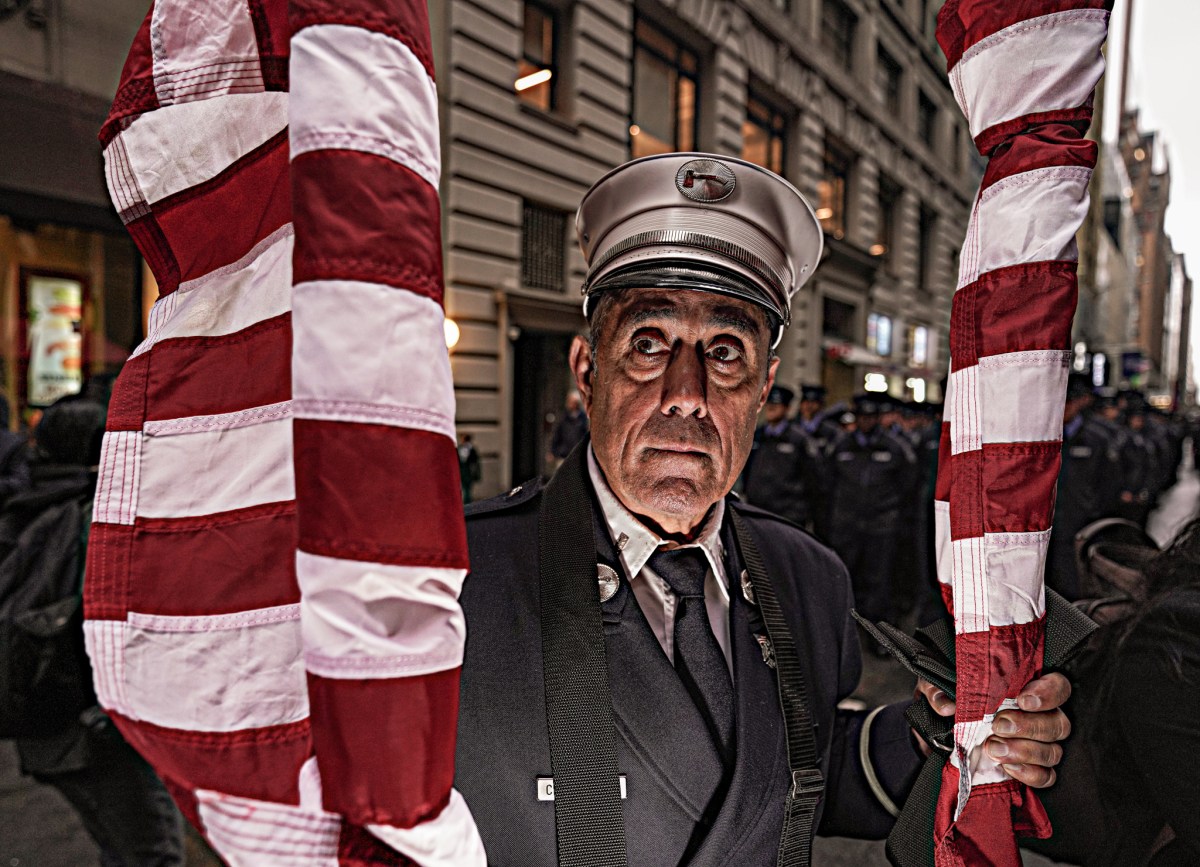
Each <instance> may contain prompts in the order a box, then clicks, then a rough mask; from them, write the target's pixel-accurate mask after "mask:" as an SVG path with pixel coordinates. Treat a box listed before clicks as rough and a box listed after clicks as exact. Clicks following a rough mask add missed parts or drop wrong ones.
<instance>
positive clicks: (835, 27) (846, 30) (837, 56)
mask: <svg viewBox="0 0 1200 867" xmlns="http://www.w3.org/2000/svg"><path fill="white" fill-rule="evenodd" d="M857 27H858V16H857V15H855V14H854V12H853V11H852V10H851V9H850V7H849V6H847V5H846V4H845V3H843V2H842V0H825V7H824V14H823V16H822V18H821V45H822V46H823V47H824V48H825V50H826V51H828V52H829V53H830V54H832V55H833V59H834V61H835V62H836V63H837V64H838V65H839V66H841V67H842V69H850V68H851V66H852V65H853V63H854V31H855V29H856V28H857Z"/></svg>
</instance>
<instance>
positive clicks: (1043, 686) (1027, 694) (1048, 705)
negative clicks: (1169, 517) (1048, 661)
mask: <svg viewBox="0 0 1200 867" xmlns="http://www.w3.org/2000/svg"><path fill="white" fill-rule="evenodd" d="M1070 697H1071V681H1069V680H1067V679H1066V678H1065V677H1063V675H1061V674H1057V673H1055V674H1044V675H1042V676H1041V677H1039V678H1037V679H1036V680H1031V681H1030V682H1029V684H1028V685H1027V686H1026V687H1025V688H1024V689H1023V690H1021V694H1020V695H1019V696H1017V707H1019V708H1021V710H1028V711H1039V710H1054V709H1055V708H1058V707H1062V706H1063V705H1064V704H1065V703H1066V701H1067V699H1068V698H1070Z"/></svg>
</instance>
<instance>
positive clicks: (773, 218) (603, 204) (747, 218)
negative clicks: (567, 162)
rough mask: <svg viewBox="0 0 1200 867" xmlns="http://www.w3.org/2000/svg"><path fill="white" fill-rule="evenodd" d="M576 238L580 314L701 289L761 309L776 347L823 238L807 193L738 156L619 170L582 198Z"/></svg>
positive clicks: (692, 157) (669, 160) (690, 157)
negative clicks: (610, 300) (613, 293)
mask: <svg viewBox="0 0 1200 867" xmlns="http://www.w3.org/2000/svg"><path fill="white" fill-rule="evenodd" d="M575 231H576V233H577V234H578V236H579V246H580V248H581V249H582V250H583V258H584V260H585V261H586V262H587V265H588V272H587V278H586V279H585V280H584V283H583V296H584V301H583V310H584V314H585V315H589V308H590V307H591V305H590V303H589V302H590V301H591V299H592V297H593V296H595V295H598V294H600V293H601V292H606V291H608V290H610V289H622V288H641V289H695V290H701V291H707V292H717V293H719V294H722V295H729V296H732V297H734V298H742V299H745V300H746V301H750V302H753V303H754V304H757V305H759V306H760V307H762V308H764V309H765V310H766V311H767V313H768V314H770V316H771V318H772V324H773V325H774V326H776V327H777V335H776V337H775V339H774V342H773V343H772V345H773V346H774V345H776V344H778V343H779V340H780V339H781V338H782V337H783V329H784V328H786V327H787V325H788V323H789V322H790V321H791V308H792V296H793V295H795V294H796V292H797V291H798V290H799V289H800V287H801V286H803V285H804V283H805V281H806V280H808V278H809V277H811V276H812V273H813V271H814V270H815V269H816V267H817V263H818V262H819V261H820V259H821V247H822V244H823V241H824V236H823V235H822V233H821V224H820V223H819V222H818V221H817V217H816V215H815V214H814V213H813V209H812V207H811V206H810V205H809V204H808V202H807V201H806V200H805V199H804V196H802V195H800V191H799V190H797V189H796V188H795V187H793V186H792V185H791V184H790V183H788V182H787V181H785V180H784V179H783V178H781V177H779V175H777V174H775V173H774V172H771V171H768V170H767V169H764V168H762V167H761V166H756V165H754V164H753V163H748V162H746V161H744V160H740V159H736V158H734V157H725V156H718V155H715V154H701V153H670V154H661V155H658V156H650V157H643V158H642V159H637V160H633V161H632V162H628V163H625V164H624V165H622V166H618V167H617V168H615V169H613V170H612V171H611V172H609V173H608V174H606V175H605V176H604V177H602V178H601V179H600V180H599V181H597V182H596V183H595V184H594V185H593V186H592V188H591V189H590V190H588V192H587V193H586V194H585V195H584V197H583V201H582V202H581V203H580V205H579V212H578V213H577V214H576V216H575Z"/></svg>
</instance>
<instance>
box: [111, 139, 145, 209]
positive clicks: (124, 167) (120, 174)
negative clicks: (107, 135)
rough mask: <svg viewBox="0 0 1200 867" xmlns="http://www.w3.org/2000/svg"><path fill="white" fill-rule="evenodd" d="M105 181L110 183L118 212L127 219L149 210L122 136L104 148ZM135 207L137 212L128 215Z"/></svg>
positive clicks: (112, 197)
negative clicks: (130, 163)
mask: <svg viewBox="0 0 1200 867" xmlns="http://www.w3.org/2000/svg"><path fill="white" fill-rule="evenodd" d="M104 181H105V183H106V184H107V185H108V195H109V197H110V198H111V199H112V200H113V205H115V206H116V209H117V213H118V214H121V215H122V217H124V219H126V221H128V220H129V219H130V218H131V217H132V216H139V215H141V214H142V213H144V212H145V211H146V210H147V208H146V196H145V194H144V193H143V192H142V190H141V187H139V186H138V182H137V178H136V177H134V174H133V169H132V168H130V165H129V154H128V152H127V151H126V149H125V142H124V140H123V139H122V137H121V136H117V137H116V138H114V139H113V140H112V141H111V142H109V144H108V147H106V148H105V149H104ZM135 209H137V210H136V213H135V214H130V215H129V216H126V214H127V212H131V211H134V210H135Z"/></svg>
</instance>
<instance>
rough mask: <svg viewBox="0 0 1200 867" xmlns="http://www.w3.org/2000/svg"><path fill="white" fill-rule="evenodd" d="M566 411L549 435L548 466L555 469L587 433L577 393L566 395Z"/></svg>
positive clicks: (584, 413) (581, 404)
mask: <svg viewBox="0 0 1200 867" xmlns="http://www.w3.org/2000/svg"><path fill="white" fill-rule="evenodd" d="M564 409H565V410H566V411H565V412H564V413H563V414H562V417H561V418H560V419H559V420H558V421H557V422H555V424H554V430H553V432H551V434H550V461H549V463H550V465H551V466H552V467H557V466H558V465H559V464H560V463H562V459H563V458H565V457H566V456H567V455H569V454H570V453H571V450H572V449H574V448H575V446H577V445H579V443H581V442H583V440H584V438H585V437H586V436H587V433H588V417H587V413H586V412H584V411H583V399H582V398H581V397H580V396H579V392H577V391H571V392H568V393H567V399H566V402H565V404H564Z"/></svg>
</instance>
